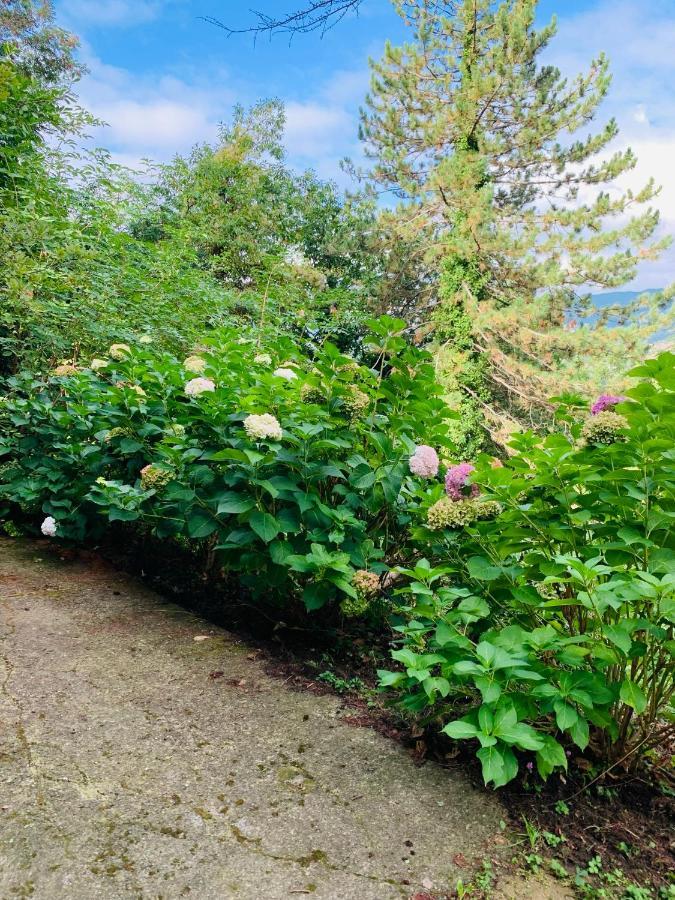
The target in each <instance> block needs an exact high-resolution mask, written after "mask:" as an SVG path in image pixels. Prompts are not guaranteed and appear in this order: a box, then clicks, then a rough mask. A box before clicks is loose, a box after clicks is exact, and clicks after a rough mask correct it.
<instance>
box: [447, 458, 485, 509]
mask: <svg viewBox="0 0 675 900" xmlns="http://www.w3.org/2000/svg"><path fill="white" fill-rule="evenodd" d="M475 468H476V467H475V466H472V465H471V463H460V464H459V465H458V466H452V468H450V469H448V472H447V474H446V476H445V492H446V494H447V495H448V497H450V499H451V500H455V501H459V500H466V499H467V498H468V497H477V496H478V493H479V491H478V485H476V484H471V485H470V484H468V483H467V482H468V479H469V475H470V474H471V473H472V472H473V471H474V470H475Z"/></svg>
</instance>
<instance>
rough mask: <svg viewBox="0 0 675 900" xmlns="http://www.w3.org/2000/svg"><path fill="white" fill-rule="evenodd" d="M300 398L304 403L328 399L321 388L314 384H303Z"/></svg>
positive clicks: (320, 401)
mask: <svg viewBox="0 0 675 900" xmlns="http://www.w3.org/2000/svg"><path fill="white" fill-rule="evenodd" d="M300 398H301V399H302V401H303V403H323V401H324V400H325V399H326V398H325V396H324V394H323V391H322V390H321V388H320V387H317V386H316V385H314V384H303V386H302V387H301V388H300Z"/></svg>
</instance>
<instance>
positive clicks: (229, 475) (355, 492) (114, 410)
mask: <svg viewBox="0 0 675 900" xmlns="http://www.w3.org/2000/svg"><path fill="white" fill-rule="evenodd" d="M403 328H404V323H402V322H400V321H398V320H394V319H389V318H384V319H381V320H377V321H372V322H371V323H370V329H371V330H370V333H369V336H368V345H367V348H366V355H367V359H368V362H369V363H370V366H369V365H363V364H359V363H357V362H356V361H355V360H353V359H351V358H350V357H347V356H344V355H342V354H341V353H340V352H339V351H338V350H337V349H336V348H335V347H334V346H332V345H330V344H325V345H324V346H323V347H322V348H321V349H320V350H317V351H316V352H315V353H314V354H313V355H311V356H307V355H305V354H304V353H303V352H302V351H301V349H300V348H299V347H298V346H296V345H294V344H293V343H291V342H290V341H288V340H285V339H281V340H277V341H276V343H275V345H274V346H270V347H260V346H258V342H257V341H253V340H250V341H249V340H242V338H241V337H239V336H238V335H236V334H234V333H229V332H224V333H220V334H219V335H217V336H215V337H213V338H210V339H209V341H208V344H207V346H204V347H200V348H199V354H198V355H197V354H193V355H191V356H189V357H188V358H187V359H185V360H182V361H181V360H178V359H176V358H175V357H173V356H171V355H168V354H166V353H161V352H157V351H155V350H154V349H153V347H152V346H147V345H145V344H139V345H138V346H133V347H131V346H128V345H121V344H118V345H114V346H113V347H111V348H109V350H108V352H107V353H105V354H102V353H100V352H99V354H98V358H97V359H96V360H93V361H92V365H91V366H90V367H89V368H83V369H81V370H79V371H78V370H75V369H73V370H72V371H71V370H70V369H69V370H68V371H62V372H55V373H53V374H52V376H51V377H49V378H47V379H46V380H41V379H38V378H35V377H31V376H24V377H16V378H14V379H12V380H11V384H10V387H11V392H10V394H9V395H8V396H7V398H6V400H5V402H4V404H3V405H2V408H1V411H0V435H1V437H0V454H2V455H3V456H4V460H5V461H6V464H5V466H4V474H3V476H2V478H1V480H2V481H3V482H4V483H3V484H2V485H1V486H0V496H2V497H4V498H5V500H6V501H9V502H10V503H11V505H12V506H13V507H14V509H17V508H20V509H21V510H22V511H23V514H24V515H28V516H29V517H30V518H31V519H32V520H33V521H34V522H35V524H36V526H39V522H40V521H42V520H43V519H44V518H45V517H48V522H49V527H48V528H47V529H46V531H45V533H47V534H50V535H52V536H56V537H57V538H59V539H71V540H83V539H86V538H92V537H93V538H96V537H98V536H100V535H102V534H103V533H104V531H105V528H106V527H107V525H108V523H110V522H116V521H122V522H129V523H138V524H139V525H142V526H143V527H144V528H150V529H151V530H152V532H153V533H154V534H155V535H156V536H158V537H159V538H161V539H174V538H181V539H188V540H192V541H194V542H205V543H207V544H208V547H209V548H210V550H211V551H212V552H211V553H209V558H210V559H214V560H215V562H216V564H217V565H219V566H220V567H222V568H223V570H225V572H228V571H230V572H236V573H238V574H239V576H240V577H241V578H242V579H243V581H244V582H245V583H246V584H247V585H248V586H249V587H250V588H251V589H253V590H254V591H258V592H261V593H265V594H268V595H269V594H270V593H274V592H275V591H276V594H277V596H278V597H279V598H289V597H290V598H294V597H300V596H301V597H302V598H303V600H304V603H305V605H306V607H307V608H308V609H316V608H319V607H321V606H323V605H324V604H326V603H327V602H329V601H334V603H335V605H336V606H337V605H339V604H340V603H341V602H342V601H344V600H345V599H346V598H349V600H350V601H351V605H350V604H346V605H344V604H343V612H344V613H345V614H346V615H354V614H357V613H364V612H365V611H366V608H367V606H368V605H369V603H370V602H371V601H372V599H373V598H374V597H375V596H376V594H377V590H376V589H375V588H376V585H378V584H379V575H380V574H381V573H382V572H383V571H385V569H386V564H387V562H388V561H390V560H395V561H397V562H398V561H404V560H405V559H406V558H407V557H406V550H405V547H406V545H407V544H408V543H409V539H408V531H409V524H410V521H411V516H412V513H411V508H413V507H414V506H416V505H417V503H418V500H417V499H416V498H417V492H418V481H419V479H418V478H417V477H416V476H415V475H414V474H413V472H411V470H410V464H409V459H410V457H411V455H413V454H414V453H415V448H416V446H417V445H418V444H421V443H422V438H424V441H425V442H427V443H433V445H434V446H435V447H437V448H438V450H439V451H442V452H444V453H446V454H447V453H451V451H452V447H451V444H450V441H449V438H448V430H449V421H448V420H449V419H450V417H451V412H450V410H448V408H447V406H446V404H445V403H444V402H443V400H442V399H441V397H440V390H439V388H438V387H437V385H436V382H435V379H434V372H433V366H432V365H431V364H430V358H429V356H428V355H427V354H425V353H424V352H422V351H419V350H416V349H415V348H414V347H411V346H410V345H409V344H408V343H407V342H406V341H405V340H404V339H403V337H401V336H400V333H401V331H402V329H403ZM431 454H433V456H432V455H431ZM431 454H430V453H429V448H427V450H426V451H425V453H423V454H422V456H423V458H424V459H425V460H427V465H429V464H430V462H431V463H433V461H434V458H435V459H436V466H437V456H435V454H436V451H435V450H432V451H431ZM0 464H2V459H1V458H0ZM432 468H433V465H432Z"/></svg>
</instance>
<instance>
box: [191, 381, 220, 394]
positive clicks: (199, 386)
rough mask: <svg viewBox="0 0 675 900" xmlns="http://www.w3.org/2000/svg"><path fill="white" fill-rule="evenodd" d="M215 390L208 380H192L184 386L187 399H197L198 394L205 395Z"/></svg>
mask: <svg viewBox="0 0 675 900" xmlns="http://www.w3.org/2000/svg"><path fill="white" fill-rule="evenodd" d="M215 389H216V386H215V384H214V383H213V382H212V381H211V379H210V378H193V379H192V380H191V381H188V383H187V384H186V385H185V393H186V394H187V396H188V397H198V396H199V395H200V394H206V393H208V392H210V391H215Z"/></svg>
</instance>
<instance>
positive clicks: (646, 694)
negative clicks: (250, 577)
mask: <svg viewBox="0 0 675 900" xmlns="http://www.w3.org/2000/svg"><path fill="white" fill-rule="evenodd" d="M630 374H631V375H632V376H634V377H635V378H638V379H641V380H640V381H639V382H638V383H637V384H636V386H635V387H633V388H632V389H631V390H629V391H628V392H627V394H628V396H627V397H604V398H600V401H598V403H596V404H594V406H593V408H592V410H591V411H590V414H588V415H587V416H586V418H585V419H584V420H582V421H581V422H579V421H577V419H578V414H577V410H576V409H574V408H571V407H568V408H561V420H562V421H561V424H562V425H563V426H564V430H565V431H566V433H556V434H551V435H549V436H548V437H546V438H545V439H542V438H541V436H538V435H536V434H534V433H525V434H520V435H517V436H516V437H515V438H514V440H513V443H512V446H511V451H512V455H510V456H509V458H508V460H507V461H506V462H505V464H504V465H494V461H491V460H489V459H488V458H483V459H480V460H478V461H476V462H475V467H474V466H472V465H468V466H467V465H463V466H457V467H454V468H452V469H450V470H449V471H448V473H447V476H446V484H445V490H444V486H443V485H441V484H437V485H435V486H433V487H430V488H429V489H428V493H427V499H426V503H425V504H422V507H421V508H420V510H419V514H418V518H417V524H416V525H415V526H414V528H413V537H414V539H415V540H416V542H417V545H418V552H419V559H418V561H417V563H416V565H415V566H412V567H408V568H404V569H402V570H401V574H402V575H403V576H405V578H406V580H407V583H406V584H404V585H403V586H401V587H400V588H399V589H398V600H399V604H400V605H399V609H398V619H397V625H396V630H397V631H398V633H399V639H400V640H399V646H398V648H397V649H396V650H395V651H394V652H393V658H394V660H395V661H396V663H397V664H398V665H397V668H396V669H395V670H391V671H383V672H381V673H380V675H381V681H382V685H383V686H384V687H386V688H388V689H392V690H394V691H395V692H397V694H398V696H399V701H400V702H401V703H402V704H403V705H404V706H405V707H407V708H408V709H410V710H414V711H417V712H419V713H422V714H423V715H424V717H425V719H426V720H427V721H429V720H431V721H433V720H434V718H436V719H437V721H438V723H439V727H441V728H442V730H443V731H444V732H445V733H446V734H447V735H449V736H450V737H451V738H455V739H461V740H469V741H471V742H473V743H474V744H475V745H476V746H477V753H478V757H479V759H480V761H481V763H482V767H483V774H484V778H485V781H486V782H492V783H493V784H494V785H495V786H499V785H503V784H505V783H506V782H507V781H509V780H510V779H512V778H513V777H514V776H515V775H516V773H517V772H518V769H519V766H520V765H521V763H522V762H523V760H526V761H529V762H530V763H531V762H532V757H531V755H532V754H533V755H534V758H535V761H536V766H537V768H538V771H539V773H540V775H541V776H542V777H546V776H548V775H549V774H550V773H551V772H553V770H554V769H565V768H566V767H567V764H568V763H567V761H568V754H569V753H570V752H572V753H578V750H581V751H583V750H585V749H586V748H587V747H588V748H589V750H590V751H591V752H592V753H593V754H595V755H596V757H597V758H599V759H602V760H603V761H604V762H605V764H612V765H613V764H616V765H620V766H623V767H626V768H630V767H631V766H635V765H637V763H638V761H639V759H640V757H641V755H642V754H644V753H649V752H651V751H652V750H653V749H654V748H655V747H656V746H657V745H658V744H659V743H661V742H664V741H667V740H668V739H669V738H670V737H671V736H672V735H673V733H674V729H675V725H674V723H675V714H674V711H673V691H674V677H673V676H674V672H675V670H674V660H675V640H674V635H673V626H674V623H675V533H674V531H673V522H674V520H675V356H674V355H673V354H671V353H666V354H662V355H661V356H659V357H658V358H657V359H652V360H649V361H647V362H646V363H645V364H644V365H642V366H640V367H639V368H637V369H634V370H633V372H631V373H630ZM608 417H611V418H608ZM484 504H488V505H489V506H488V508H487V509H485V507H484ZM481 506H483V513H482V514H481V512H480V509H481ZM575 748H578V750H575ZM528 757H529V760H528Z"/></svg>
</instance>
